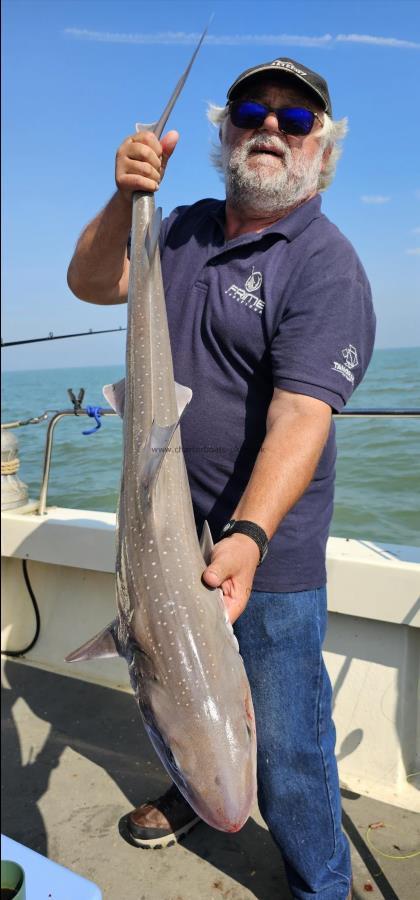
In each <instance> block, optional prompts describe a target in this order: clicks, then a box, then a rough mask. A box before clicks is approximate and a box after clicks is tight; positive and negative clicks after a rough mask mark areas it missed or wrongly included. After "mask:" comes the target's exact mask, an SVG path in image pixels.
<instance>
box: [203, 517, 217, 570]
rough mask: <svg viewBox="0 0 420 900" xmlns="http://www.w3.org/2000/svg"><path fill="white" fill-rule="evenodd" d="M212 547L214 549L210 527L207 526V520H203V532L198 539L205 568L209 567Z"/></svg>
mask: <svg viewBox="0 0 420 900" xmlns="http://www.w3.org/2000/svg"><path fill="white" fill-rule="evenodd" d="M213 547H214V543H213V538H212V536H211V531H210V526H209V523H208V521H207V519H205V521H204V525H203V530H202V532H201V538H200V550H201V552H202V554H203V559H204V562H205V564H206V566H209V565H210V562H211V555H212V553H213Z"/></svg>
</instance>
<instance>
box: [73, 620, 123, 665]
mask: <svg viewBox="0 0 420 900" xmlns="http://www.w3.org/2000/svg"><path fill="white" fill-rule="evenodd" d="M116 628H117V619H114V621H113V622H111V623H110V624H109V625H107V626H106V628H104V629H103V630H102V631H100V632H99V634H96V635H95V637H93V638H90V640H88V641H86V643H85V644H82V646H81V647H79V648H78V649H77V650H73V652H72V653H69V654H68V656H66V658H65V661H66V662H70V663H71V662H79V661H80V660H83V659H87V660H91V659H105V658H106V657H108V658H111V657H112V656H119V655H120V654H119V652H118V649H117V645H116V643H115V638H114V634H115V630H116Z"/></svg>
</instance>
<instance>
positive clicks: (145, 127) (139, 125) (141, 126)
mask: <svg viewBox="0 0 420 900" xmlns="http://www.w3.org/2000/svg"><path fill="white" fill-rule="evenodd" d="M156 125H157V121H156V122H136V131H137V134H138V133H139V132H140V131H154V130H155V128H156Z"/></svg>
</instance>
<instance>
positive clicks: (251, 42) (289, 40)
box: [64, 28, 420, 50]
mask: <svg viewBox="0 0 420 900" xmlns="http://www.w3.org/2000/svg"><path fill="white" fill-rule="evenodd" d="M64 34H66V35H68V36H69V37H72V38H76V39H77V40H85V41H96V42H98V43H104V44H149V45H150V44H166V45H172V46H185V45H189V44H195V43H196V42H197V34H196V33H195V32H186V31H157V32H151V33H137V34H136V33H133V34H129V33H124V32H113V31H89V30H88V29H86V28H65V29H64ZM204 42H205V43H206V44H209V45H210V46H213V47H222V46H224V47H241V46H242V47H245V46H261V47H262V46H264V47H269V46H275V47H279V46H281V45H283V46H290V47H321V48H322V47H333V46H334V45H336V44H340V43H348V44H371V45H372V44H373V45H376V46H378V47H396V48H400V49H411V50H418V49H420V43H416V42H415V41H406V40H401V39H400V38H394V37H379V36H376V35H370V34H338V35H336V36H334V35H332V34H323V35H320V36H319V37H316V36H313V35H305V34H208V35H207V37H206V38H205V39H204Z"/></svg>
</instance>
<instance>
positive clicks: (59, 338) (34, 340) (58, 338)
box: [1, 325, 127, 347]
mask: <svg viewBox="0 0 420 900" xmlns="http://www.w3.org/2000/svg"><path fill="white" fill-rule="evenodd" d="M114 331H127V329H126V328H124V327H123V326H122V325H120V326H119V328H104V329H102V330H101V331H94V330H93V328H89V331H76V332H75V333H74V334H54V333H53V332H52V331H50V333H49V334H48V335H47V337H40V338H26V339H25V340H23V341H3V338H2V339H1V346H2V347H17V346H18V345H19V344H39V343H41V342H42V341H62V340H63V339H64V338H75V337H86V336H89V335H91V334H112V333H113V332H114Z"/></svg>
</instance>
